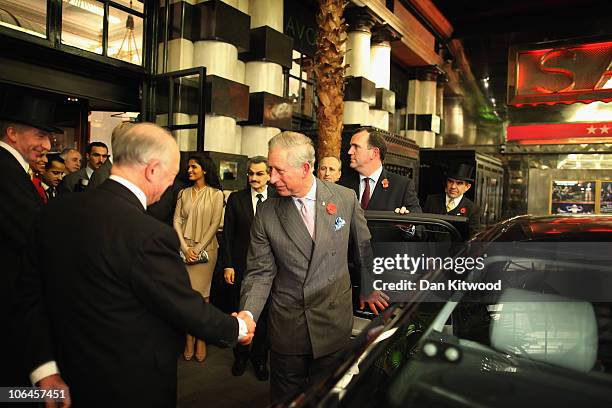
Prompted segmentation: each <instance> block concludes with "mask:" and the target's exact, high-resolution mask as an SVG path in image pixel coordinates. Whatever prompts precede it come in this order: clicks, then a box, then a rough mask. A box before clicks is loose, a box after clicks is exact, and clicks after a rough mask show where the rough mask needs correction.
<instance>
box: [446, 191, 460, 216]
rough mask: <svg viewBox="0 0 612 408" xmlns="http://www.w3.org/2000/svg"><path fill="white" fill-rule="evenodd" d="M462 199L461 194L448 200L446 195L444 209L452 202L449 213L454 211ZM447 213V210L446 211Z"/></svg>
mask: <svg viewBox="0 0 612 408" xmlns="http://www.w3.org/2000/svg"><path fill="white" fill-rule="evenodd" d="M462 199H463V194H461V195H460V196H459V197H457V198H450V197H449V196H448V194H447V195H446V208H448V204H449V203H450V202H451V201H452V202H453V204H452V208H451V210H450V211H452V210H454V209H455V208H457V206H458V205H459V203H460V202H461V200H462ZM447 212H448V210H447Z"/></svg>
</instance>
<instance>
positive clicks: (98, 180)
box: [77, 159, 113, 189]
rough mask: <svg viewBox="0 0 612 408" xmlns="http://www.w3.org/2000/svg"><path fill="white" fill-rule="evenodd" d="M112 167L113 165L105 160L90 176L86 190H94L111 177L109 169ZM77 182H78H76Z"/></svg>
mask: <svg viewBox="0 0 612 408" xmlns="http://www.w3.org/2000/svg"><path fill="white" fill-rule="evenodd" d="M112 167H113V163H112V162H111V161H110V160H108V159H107V160H106V161H105V162H104V163H102V165H101V166H100V167H98V168H97V169H96V170H94V172H93V173H92V174H91V177H90V178H89V184H87V189H90V188H94V187H97V186H99V185H100V184H102V183H104V182H105V181H106V180H107V179H108V178H109V177H110V175H111V169H112ZM77 181H78V180H77Z"/></svg>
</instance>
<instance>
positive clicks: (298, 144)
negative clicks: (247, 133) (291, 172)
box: [268, 131, 315, 168]
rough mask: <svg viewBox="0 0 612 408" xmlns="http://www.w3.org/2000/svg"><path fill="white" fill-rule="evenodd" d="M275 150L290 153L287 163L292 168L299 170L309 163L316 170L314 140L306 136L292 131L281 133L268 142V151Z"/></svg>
mask: <svg viewBox="0 0 612 408" xmlns="http://www.w3.org/2000/svg"><path fill="white" fill-rule="evenodd" d="M273 148H281V149H284V150H288V151H289V153H288V154H287V161H288V163H289V165H290V166H291V167H294V168H297V167H300V166H301V165H302V164H304V163H308V164H310V167H311V168H314V163H315V150H314V146H313V144H312V140H310V138H309V137H308V136H306V135H303V134H301V133H297V132H290V131H285V132H281V133H279V134H278V135H276V136H274V137H273V138H272V139H270V141H269V142H268V151H270V150H272V149H273Z"/></svg>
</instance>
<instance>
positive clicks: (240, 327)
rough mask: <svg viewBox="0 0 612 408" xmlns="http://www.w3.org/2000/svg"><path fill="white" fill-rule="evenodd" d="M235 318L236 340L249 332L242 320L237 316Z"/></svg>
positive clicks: (239, 339)
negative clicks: (236, 320) (236, 327)
mask: <svg viewBox="0 0 612 408" xmlns="http://www.w3.org/2000/svg"><path fill="white" fill-rule="evenodd" d="M236 319H238V341H241V340H243V339H244V338H245V337H246V336H247V335H248V334H249V329H248V328H247V324H246V322H245V321H244V320H242V319H241V318H239V317H236Z"/></svg>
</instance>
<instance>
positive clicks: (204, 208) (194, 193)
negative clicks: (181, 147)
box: [174, 153, 224, 362]
mask: <svg viewBox="0 0 612 408" xmlns="http://www.w3.org/2000/svg"><path fill="white" fill-rule="evenodd" d="M187 175H188V177H189V181H191V182H192V183H193V185H192V186H191V187H187V188H185V189H184V190H182V191H181V192H180V193H179V195H178V199H177V202H176V209H175V211H174V229H175V230H176V232H177V234H178V237H179V240H180V243H181V251H182V252H183V254H184V256H185V263H186V268H187V272H188V273H189V279H190V281H191V286H192V287H193V289H194V290H196V291H198V292H199V293H200V294H201V295H202V297H203V298H204V301H205V302H207V303H208V301H209V296H210V284H211V281H212V276H213V272H214V270H215V264H216V262H217V252H218V248H219V244H218V242H217V235H216V234H217V230H218V229H219V224H221V217H222V212H223V203H224V200H223V192H222V191H221V190H222V188H221V182H220V180H219V175H218V173H217V170H216V168H215V165H214V163H213V161H212V160H211V159H210V157H208V156H206V155H203V154H201V153H196V154H193V155H192V156H190V157H189V162H188V167H187ZM202 251H206V252H207V253H208V262H206V263H201V262H199V261H198V260H199V259H200V257H201V254H202ZM195 343H196V345H195V357H196V360H198V361H200V362H202V361H204V359H205V358H206V344H205V343H204V341H203V340H200V339H197V340H196V341H195ZM193 355H194V338H193V336H191V335H189V334H187V340H186V344H185V352H184V357H185V360H191V359H192V358H193Z"/></svg>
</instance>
